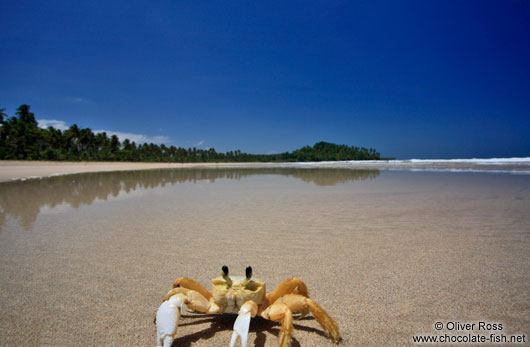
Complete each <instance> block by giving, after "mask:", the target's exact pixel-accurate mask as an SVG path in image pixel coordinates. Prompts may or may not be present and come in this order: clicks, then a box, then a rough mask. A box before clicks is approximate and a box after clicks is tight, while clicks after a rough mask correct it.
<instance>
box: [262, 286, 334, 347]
mask: <svg viewBox="0 0 530 347" xmlns="http://www.w3.org/2000/svg"><path fill="white" fill-rule="evenodd" d="M286 308H287V309H288V310H289V311H290V312H296V311H300V310H301V309H304V308H309V309H310V310H311V313H312V314H313V316H315V318H316V320H317V322H318V323H319V324H320V325H321V326H322V328H324V330H325V331H326V332H327V333H328V334H329V337H330V338H331V340H332V341H333V342H335V343H337V342H338V341H339V338H340V337H339V328H338V327H337V324H336V323H335V322H334V321H333V319H332V318H331V317H330V316H329V315H328V314H327V312H326V311H324V309H323V308H322V307H320V306H319V305H318V304H317V303H316V302H314V301H313V300H311V299H309V298H306V297H305V296H302V295H298V294H287V295H284V296H282V297H281V298H279V299H278V300H276V302H275V303H274V304H272V305H271V306H269V307H267V309H266V310H265V311H263V312H262V313H261V316H262V317H263V318H265V319H271V320H280V319H282V318H283V315H285V313H286V311H285V310H286ZM283 324H284V325H285V319H284V321H283ZM291 328H292V327H291ZM283 332H284V327H283V326H282V333H283ZM289 333H290V331H289ZM280 338H281V343H280V346H282V347H283V346H290V342H287V343H285V344H284V342H283V336H282V334H280ZM289 341H290V336H289Z"/></svg>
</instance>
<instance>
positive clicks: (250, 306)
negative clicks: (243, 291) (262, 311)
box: [230, 301, 258, 347]
mask: <svg viewBox="0 0 530 347" xmlns="http://www.w3.org/2000/svg"><path fill="white" fill-rule="evenodd" d="M257 312H258V305H256V303H255V302H254V301H247V302H245V303H244V304H243V306H241V309H240V310H239V313H238V315H237V319H236V322H235V323H234V332H233V333H232V339H231V340H230V347H234V346H235V344H236V340H237V337H238V336H239V337H240V338H241V346H242V347H246V346H247V339H248V328H249V326H250V318H251V317H255V316H256V313H257Z"/></svg>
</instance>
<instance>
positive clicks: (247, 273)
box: [245, 266, 252, 279]
mask: <svg viewBox="0 0 530 347" xmlns="http://www.w3.org/2000/svg"><path fill="white" fill-rule="evenodd" d="M245 275H246V276H247V279H251V278H252V266H249V267H247V268H246V269H245Z"/></svg>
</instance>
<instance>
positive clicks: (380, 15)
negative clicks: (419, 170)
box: [0, 0, 530, 158]
mask: <svg viewBox="0 0 530 347" xmlns="http://www.w3.org/2000/svg"><path fill="white" fill-rule="evenodd" d="M0 42H1V46H2V50H1V54H0V76H1V83H0V105H1V106H2V107H7V113H8V114H9V115H12V114H14V111H15V109H16V107H18V106H19V105H20V104H23V103H27V104H29V105H31V106H32V110H33V111H34V112H35V114H36V116H37V119H40V120H49V121H50V120H55V121H58V122H59V123H55V124H59V125H61V124H62V125H64V126H69V125H71V124H73V123H77V124H78V125H79V126H81V127H89V128H91V129H93V130H107V131H113V132H117V133H121V134H129V135H128V136H129V137H132V138H133V139H138V140H148V141H157V142H165V143H166V144H170V145H171V144H172V145H175V146H182V147H192V146H197V147H200V148H208V147H214V148H215V149H216V150H218V151H227V150H235V149H240V150H242V151H245V152H251V153H272V152H282V151H290V150H293V149H296V148H299V147H301V146H304V145H306V144H313V143H315V142H317V141H321V140H324V141H330V142H335V143H341V144H348V145H356V146H365V147H374V148H376V149H377V150H378V151H379V152H381V154H382V155H383V156H390V157H397V158H470V157H482V158H483V157H512V156H530V136H528V134H530V63H529V62H530V3H529V2H528V1H522V0H519V1H406V2H397V1H395V2H386V1H385V2H381V1H355V2H354V1H289V2H287V1H130V0H129V1H84V2H74V1H62V0H55V1H54V0H48V1H23V0H18V1H6V0H0Z"/></svg>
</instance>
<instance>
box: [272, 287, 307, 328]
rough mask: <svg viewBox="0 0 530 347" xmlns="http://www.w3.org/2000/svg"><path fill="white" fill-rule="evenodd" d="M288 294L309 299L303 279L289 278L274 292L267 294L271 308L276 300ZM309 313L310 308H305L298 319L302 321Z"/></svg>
mask: <svg viewBox="0 0 530 347" xmlns="http://www.w3.org/2000/svg"><path fill="white" fill-rule="evenodd" d="M286 294H299V295H302V296H305V297H307V298H309V293H308V291H307V286H306V285H305V283H304V282H303V281H302V280H301V279H299V278H297V277H293V278H288V279H286V280H285V281H283V282H282V283H280V284H278V286H277V287H276V288H274V290H273V291H272V292H270V293H268V294H267V302H268V303H269V306H270V305H272V304H274V302H276V300H278V299H279V298H281V297H282V296H284V295H286ZM308 313H309V308H308V307H304V308H302V310H301V314H300V315H299V316H298V317H297V318H296V319H302V318H303V317H305V316H307V314H308Z"/></svg>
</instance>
